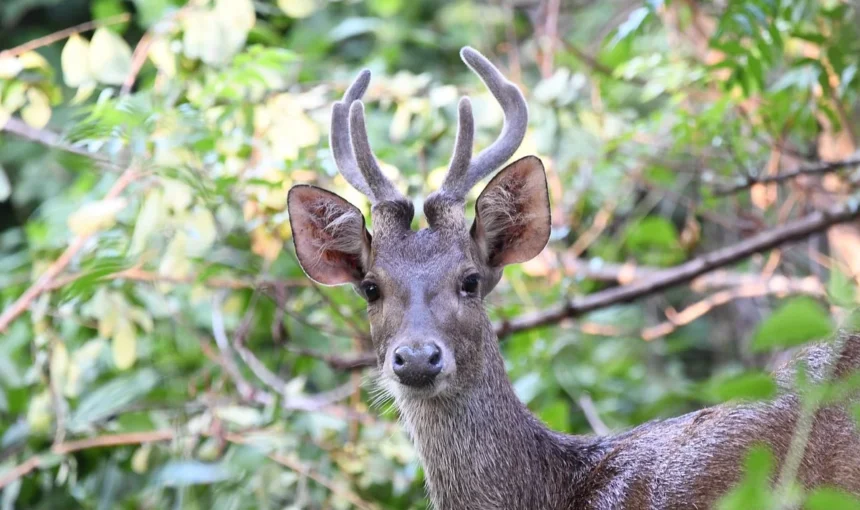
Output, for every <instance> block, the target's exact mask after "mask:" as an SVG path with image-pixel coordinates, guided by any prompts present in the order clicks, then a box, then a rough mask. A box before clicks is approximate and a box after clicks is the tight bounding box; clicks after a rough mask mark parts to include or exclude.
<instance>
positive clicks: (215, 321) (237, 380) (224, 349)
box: [212, 294, 274, 404]
mask: <svg viewBox="0 0 860 510" xmlns="http://www.w3.org/2000/svg"><path fill="white" fill-rule="evenodd" d="M224 297H225V296H224V295H223V294H219V295H216V296H215V298H214V299H213V301H212V336H213V337H215V344H216V345H218V350H219V351H221V360H222V361H223V363H222V364H221V366H222V367H224V370H225V371H226V372H227V374H228V375H229V376H230V379H232V380H233V384H235V385H236V390H238V392H239V395H240V396H241V397H242V398H243V399H245V400H251V401H259V402H260V403H262V404H268V403H271V402H272V401H273V398H274V397H272V395H271V394H269V393H267V392H265V391H262V390H259V389H257V388H255V387H254V386H253V385H251V383H249V382H248V380H247V379H245V376H243V375H242V371H241V370H240V369H239V365H238V364H237V363H236V360H235V358H234V357H233V350H232V348H231V346H230V340H229V339H228V338H227V329H226V327H225V326H224V315H223V314H222V313H221V304H222V302H223V300H224Z"/></svg>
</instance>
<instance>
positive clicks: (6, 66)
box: [0, 57, 24, 80]
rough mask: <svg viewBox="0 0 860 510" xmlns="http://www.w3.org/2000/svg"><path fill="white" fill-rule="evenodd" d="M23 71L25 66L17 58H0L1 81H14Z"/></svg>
mask: <svg viewBox="0 0 860 510" xmlns="http://www.w3.org/2000/svg"><path fill="white" fill-rule="evenodd" d="M23 69H24V65H23V64H22V63H21V60H20V59H18V58H17V57H3V58H0V79H6V80H9V79H12V78H14V77H16V76H18V73H20V72H21V71H22V70H23Z"/></svg>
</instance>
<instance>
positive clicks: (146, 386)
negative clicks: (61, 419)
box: [68, 369, 159, 432]
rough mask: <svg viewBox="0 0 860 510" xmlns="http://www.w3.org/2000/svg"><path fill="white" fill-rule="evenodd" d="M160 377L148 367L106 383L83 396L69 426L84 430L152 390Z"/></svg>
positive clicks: (80, 430) (77, 430) (74, 429)
mask: <svg viewBox="0 0 860 510" xmlns="http://www.w3.org/2000/svg"><path fill="white" fill-rule="evenodd" d="M158 381H159V377H158V374H156V372H155V371H154V370H151V369H145V370H141V371H139V372H136V373H134V374H132V375H129V376H125V377H119V378H116V379H113V380H111V381H109V382H107V383H105V384H104V385H102V386H100V387H99V388H96V389H95V390H94V391H92V392H90V393H88V394H86V396H85V397H84V398H83V399H82V400H81V402H80V404H78V407H77V409H75V411H74V413H72V417H71V419H70V420H69V424H68V428H69V430H71V431H73V432H83V431H84V430H86V429H87V428H88V427H89V426H90V425H91V424H92V423H95V422H97V421H99V420H103V419H105V418H107V417H109V416H111V415H113V414H116V413H117V412H119V411H121V410H122V409H123V408H125V407H127V406H128V405H130V404H132V403H133V402H135V401H137V400H138V399H140V398H142V397H144V396H145V395H146V394H148V393H149V392H150V391H152V389H153V388H155V386H156V385H157V384H158Z"/></svg>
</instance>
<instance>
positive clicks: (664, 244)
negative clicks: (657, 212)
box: [624, 216, 683, 266]
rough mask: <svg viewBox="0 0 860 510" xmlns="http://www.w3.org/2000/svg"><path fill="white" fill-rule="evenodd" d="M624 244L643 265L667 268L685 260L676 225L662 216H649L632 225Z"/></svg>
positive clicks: (628, 228) (626, 233)
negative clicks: (682, 259)
mask: <svg viewBox="0 0 860 510" xmlns="http://www.w3.org/2000/svg"><path fill="white" fill-rule="evenodd" d="M624 244H625V246H626V248H627V249H628V250H629V251H631V252H632V253H633V254H634V255H636V256H637V258H638V259H639V260H640V261H642V262H643V263H647V264H653V265H659V266H666V265H670V264H672V263H675V262H677V261H679V260H680V259H681V258H683V250H682V249H681V245H680V242H679V241H678V231H677V229H676V228H675V225H673V224H672V222H670V221H669V220H667V219H666V218H663V217H662V216H647V217H645V218H642V219H641V220H639V221H636V222H633V223H631V224H630V225H629V226H628V227H627V231H626V232H625V236H624Z"/></svg>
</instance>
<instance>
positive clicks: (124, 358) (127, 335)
mask: <svg viewBox="0 0 860 510" xmlns="http://www.w3.org/2000/svg"><path fill="white" fill-rule="evenodd" d="M111 351H112V353H113V362H114V364H115V365H116V367H117V368H118V369H120V370H127V369H129V368H131V367H132V366H134V362H135V361H136V360H137V337H136V335H135V331H134V326H133V325H132V323H131V322H130V321H129V320H128V319H125V318H121V319H120V320H119V321H118V322H117V325H116V331H115V332H114V335H113V342H112V343H111Z"/></svg>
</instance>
